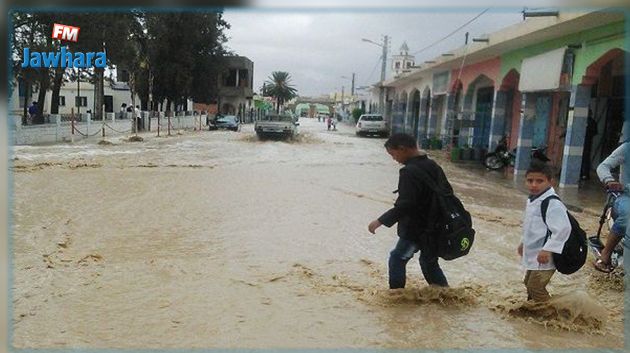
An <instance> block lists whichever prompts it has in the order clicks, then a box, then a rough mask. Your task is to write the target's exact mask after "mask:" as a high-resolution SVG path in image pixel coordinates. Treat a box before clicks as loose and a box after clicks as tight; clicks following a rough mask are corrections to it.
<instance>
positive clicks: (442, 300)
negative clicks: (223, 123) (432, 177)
mask: <svg viewBox="0 0 630 353" xmlns="http://www.w3.org/2000/svg"><path fill="white" fill-rule="evenodd" d="M300 128H301V136H300V137H299V138H297V139H296V140H295V141H291V142H282V141H258V140H257V139H256V137H255V135H254V133H253V131H252V127H251V125H246V126H244V128H243V130H242V131H241V132H238V133H232V132H224V131H216V132H208V131H200V132H193V131H185V132H181V134H179V135H177V134H176V135H174V136H171V137H160V138H157V137H155V136H154V135H153V134H150V133H147V134H144V135H142V137H143V139H144V141H142V142H128V140H126V139H123V138H121V139H109V140H108V141H109V142H110V143H111V145H110V144H98V140H94V141H84V142H80V143H75V144H63V145H51V146H16V147H14V148H13V155H12V159H13V161H12V168H11V174H12V180H13V185H12V192H13V196H12V224H13V229H12V256H13V266H12V269H13V273H12V275H13V283H12V299H13V300H12V303H11V306H12V311H13V320H12V327H13V338H12V339H13V341H12V343H13V345H14V346H15V347H18V348H46V347H57V348H59V347H74V348H425V349H426V348H508V347H509V348H513V347H526V348H621V347H622V345H623V326H622V322H623V284H622V282H621V280H620V279H621V277H619V275H618V274H616V275H612V276H607V275H603V274H600V273H597V272H595V271H593V270H592V269H591V268H590V267H588V266H587V267H585V268H584V269H583V270H581V271H580V272H578V273H577V274H575V275H571V276H564V275H559V274H556V275H555V276H554V278H553V279H552V281H551V284H550V286H549V289H550V291H551V292H552V294H554V295H555V299H554V302H552V303H550V304H549V305H545V306H543V307H532V306H531V305H529V306H528V305H527V304H523V302H524V299H525V297H526V294H525V289H524V287H523V285H522V284H521V279H522V276H523V271H522V270H521V268H520V265H519V259H518V257H517V255H516V250H515V249H516V247H517V245H518V243H519V240H520V224H521V217H522V211H523V205H524V202H525V195H524V194H523V193H522V192H521V191H518V190H515V189H514V188H512V187H511V186H510V185H509V184H510V183H509V182H500V181H497V180H493V179H496V178H495V177H484V176H483V175H481V176H480V174H479V173H478V172H471V171H470V170H467V168H465V167H464V168H462V167H461V166H454V165H452V164H451V163H450V162H448V161H447V160H446V159H445V155H444V154H442V153H439V152H435V153H431V156H432V157H434V158H436V159H437V160H438V161H439V162H440V163H442V165H443V167H444V169H445V171H446V173H447V175H448V176H449V178H450V179H451V182H452V184H453V186H454V188H455V190H456V192H457V193H458V195H459V196H460V197H461V198H462V200H463V201H464V203H465V204H466V205H467V206H468V208H469V210H470V211H471V213H472V214H473V216H474V219H475V227H476V229H477V232H478V236H477V239H476V242H475V245H474V248H473V250H472V252H471V253H470V255H468V256H467V257H465V258H461V259H458V260H455V261H450V262H444V261H442V267H443V268H444V270H445V273H446V275H447V277H448V279H449V282H450V283H451V285H452V287H451V288H448V289H436V288H431V287H428V286H427V285H426V282H424V280H423V278H422V275H421V273H420V270H419V267H418V264H417V257H416V258H414V260H412V261H411V262H410V263H409V265H408V276H409V279H408V286H407V288H406V289H403V290H393V291H392V290H389V289H387V266H386V260H387V256H388V253H389V251H390V249H391V247H392V246H393V245H394V243H395V240H396V235H395V229H394V228H392V229H387V228H384V227H381V228H379V229H378V230H377V234H376V235H371V234H369V233H368V232H367V224H368V223H369V222H370V221H371V220H373V219H374V218H376V217H378V216H379V215H380V214H381V213H382V212H384V211H385V210H386V209H388V207H390V206H391V204H392V202H393V200H394V197H395V195H394V194H392V190H394V189H396V183H397V177H398V169H399V165H397V164H396V163H395V162H394V161H393V160H392V159H391V158H390V157H389V156H388V155H387V154H386V153H385V151H384V149H383V147H382V146H383V142H384V139H379V138H359V137H356V136H354V132H353V129H352V127H349V126H345V125H343V124H339V125H338V128H339V131H326V127H325V125H324V124H323V123H317V122H315V121H309V120H302V121H301V126H300ZM577 217H578V219H579V220H580V221H581V222H582V223H583V225H584V227H585V228H587V229H588V230H590V231H591V232H592V231H594V230H595V226H596V222H597V219H596V218H595V217H592V216H590V215H583V214H578V215H577Z"/></svg>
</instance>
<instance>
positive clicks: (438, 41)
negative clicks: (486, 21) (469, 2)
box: [411, 8, 490, 55]
mask: <svg viewBox="0 0 630 353" xmlns="http://www.w3.org/2000/svg"><path fill="white" fill-rule="evenodd" d="M488 10H490V8H487V9H485V10H483V11H481V12H480V13H479V14H478V15H477V16H475V17H473V18H472V19H470V20H469V21H468V22H466V23H464V24H463V25H461V26H459V27H457V28H456V29H455V30H454V31H452V32H451V33H449V34H447V35H446V36H445V37H443V38H441V39H439V40H437V41H435V42H433V43H431V44H430V45H428V46H426V47H424V48H422V49H420V50H418V51H416V52H414V53H411V55H416V54H418V53H421V52H423V51H425V50H427V49H429V48H431V47H433V46H434V45H436V44H438V43H440V42H442V41H443V40H445V39H446V38H448V37H450V36H452V35H453V34H455V33H457V32H458V31H459V30H460V29H462V28H464V27H466V26H468V25H469V24H470V23H471V22H473V21H474V20H476V19H478V18H479V17H480V16H481V15H483V14H484V13H486V12H487V11H488Z"/></svg>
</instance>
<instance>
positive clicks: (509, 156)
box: [483, 136, 550, 170]
mask: <svg viewBox="0 0 630 353" xmlns="http://www.w3.org/2000/svg"><path fill="white" fill-rule="evenodd" d="M546 149H547V148H546V147H532V150H531V152H530V157H531V158H532V159H537V160H539V161H542V162H549V161H550V159H549V157H547V155H546V154H545V150H546ZM514 161H516V148H514V149H513V150H512V151H509V150H508V148H507V136H503V138H502V139H501V140H500V141H499V143H498V144H497V147H496V148H495V149H494V151H493V152H491V153H488V154H486V156H485V158H484V159H483V165H484V166H485V167H486V168H488V169H491V170H499V169H501V168H503V167H505V166H508V165H509V166H510V167H513V166H514Z"/></svg>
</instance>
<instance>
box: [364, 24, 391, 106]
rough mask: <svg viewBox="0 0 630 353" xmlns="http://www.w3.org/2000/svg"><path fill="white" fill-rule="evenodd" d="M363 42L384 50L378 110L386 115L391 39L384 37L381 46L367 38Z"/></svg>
mask: <svg viewBox="0 0 630 353" xmlns="http://www.w3.org/2000/svg"><path fill="white" fill-rule="evenodd" d="M361 40H362V41H364V42H368V43H372V44H374V45H378V46H379V47H381V48H382V49H383V54H382V57H383V62H382V63H381V82H380V92H379V97H378V101H379V102H378V108H379V112H380V113H381V114H383V115H385V87H383V83H384V82H385V70H386V69H387V42H388V41H389V37H388V36H383V44H379V43H376V42H373V41H371V40H369V39H365V38H363V39H361Z"/></svg>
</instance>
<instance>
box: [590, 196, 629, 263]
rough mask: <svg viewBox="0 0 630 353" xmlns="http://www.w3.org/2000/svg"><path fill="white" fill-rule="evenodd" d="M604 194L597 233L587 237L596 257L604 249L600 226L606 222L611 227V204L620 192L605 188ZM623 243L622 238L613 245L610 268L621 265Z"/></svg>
mask: <svg viewBox="0 0 630 353" xmlns="http://www.w3.org/2000/svg"><path fill="white" fill-rule="evenodd" d="M606 194H607V196H606V203H605V204H604V209H603V211H602V215H601V216H600V217H599V228H598V229H597V234H596V235H593V236H591V237H589V238H588V245H589V247H590V248H591V251H592V252H593V255H595V257H596V258H600V257H601V251H602V249H604V243H603V242H602V240H601V238H600V236H601V232H602V228H603V226H604V224H606V226H607V228H608V230H610V228H611V227H612V225H613V222H614V220H615V216H616V215H614V214H613V212H612V206H613V204H614V203H615V201H616V200H617V198H618V197H619V195H621V192H620V191H616V190H607V191H606ZM623 243H624V242H623V239H622V241H620V242H619V243H618V244H617V246H615V248H614V249H613V252H612V254H611V255H610V266H611V267H612V268H616V267H617V266H621V267H623V247H624V245H623Z"/></svg>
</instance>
